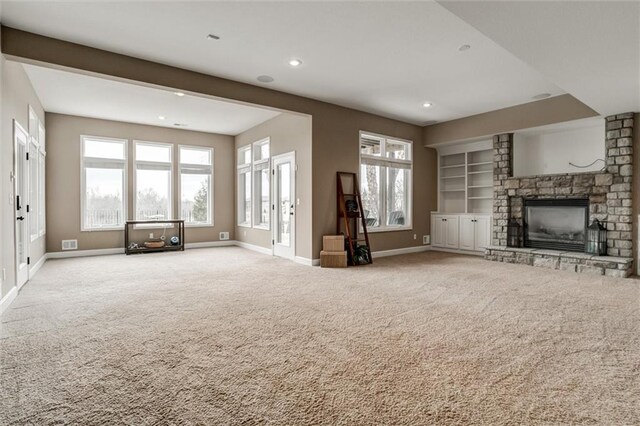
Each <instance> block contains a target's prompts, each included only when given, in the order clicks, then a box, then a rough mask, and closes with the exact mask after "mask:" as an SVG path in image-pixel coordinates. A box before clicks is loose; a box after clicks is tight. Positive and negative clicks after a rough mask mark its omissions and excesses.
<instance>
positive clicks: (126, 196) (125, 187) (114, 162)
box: [80, 135, 129, 232]
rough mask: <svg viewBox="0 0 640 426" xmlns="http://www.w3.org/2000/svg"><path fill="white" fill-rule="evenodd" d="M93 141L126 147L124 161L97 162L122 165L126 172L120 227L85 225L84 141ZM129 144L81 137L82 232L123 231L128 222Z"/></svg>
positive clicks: (125, 141) (116, 140) (98, 137)
mask: <svg viewBox="0 0 640 426" xmlns="http://www.w3.org/2000/svg"><path fill="white" fill-rule="evenodd" d="M88 138H90V139H92V140H102V141H106V142H123V145H124V159H122V160H114V159H109V158H96V160H100V161H102V162H109V163H113V164H122V165H123V166H124V167H123V170H124V175H123V176H124V179H123V182H122V201H123V209H124V210H123V216H124V217H123V218H122V221H123V223H122V225H120V226H109V227H104V228H87V227H86V226H85V223H84V208H85V201H86V194H87V188H86V182H85V173H84V163H85V156H84V140H85V139H88ZM128 143H129V141H128V140H127V139H118V138H105V137H100V136H89V135H80V232H101V231H121V230H123V229H124V222H126V220H127V219H126V216H127V215H128V213H127V212H128V209H127V206H128V198H129V197H128V193H129V191H128V183H127V182H128V175H129V173H128V161H127V160H128V156H129V150H128Z"/></svg>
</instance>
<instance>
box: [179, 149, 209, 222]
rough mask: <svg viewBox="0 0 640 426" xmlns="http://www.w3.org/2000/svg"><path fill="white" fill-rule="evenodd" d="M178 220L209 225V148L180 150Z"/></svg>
mask: <svg viewBox="0 0 640 426" xmlns="http://www.w3.org/2000/svg"><path fill="white" fill-rule="evenodd" d="M179 162H180V219H183V220H184V223H185V225H191V226H197V225H213V197H212V193H213V185H212V178H213V148H197V147H186V146H180V156H179Z"/></svg>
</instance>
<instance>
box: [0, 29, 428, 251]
mask: <svg viewBox="0 0 640 426" xmlns="http://www.w3.org/2000/svg"><path fill="white" fill-rule="evenodd" d="M2 48H3V51H4V52H5V53H6V54H8V55H12V56H14V57H16V58H21V59H22V60H26V61H30V62H37V63H41V64H43V65H46V64H49V65H53V66H58V67H68V68H72V69H76V70H81V71H83V72H90V73H98V74H102V75H103V76H105V77H106V76H109V77H110V78H120V79H128V80H133V81H137V82H141V83H145V84H149V85H154V86H162V87H168V88H174V89H179V90H182V91H184V92H192V93H197V94H203V95H210V96H215V97H221V98H226V99H230V100H236V101H241V102H248V103H251V104H256V105H265V106H269V107H273V108H278V109H282V110H287V111H295V112H300V113H304V114H308V115H311V116H312V118H313V132H312V136H313V151H312V157H313V172H312V181H313V187H312V191H313V192H312V198H313V200H312V205H313V206H315V207H314V211H313V214H312V220H313V227H312V254H313V256H314V257H316V258H317V257H318V255H319V252H320V249H321V246H322V235H323V234H327V233H334V232H335V221H336V212H335V208H334V203H335V184H336V182H335V174H336V172H337V171H339V170H340V171H357V168H358V144H359V142H358V131H359V130H368V131H372V132H377V133H381V134H385V135H389V136H396V137H401V138H405V139H410V140H412V141H413V142H414V151H415V157H416V160H415V168H414V170H415V171H414V219H413V220H414V227H415V232H414V231H404V232H388V233H383V234H378V235H375V237H374V238H373V241H372V248H373V250H387V249H392V248H402V247H410V246H416V245H420V243H421V241H420V238H421V237H420V236H421V235H423V234H428V233H429V218H428V212H429V211H430V210H435V208H436V188H437V184H436V173H437V171H436V167H435V164H436V161H435V158H436V157H435V152H433V151H431V150H427V149H422V148H420V147H419V145H422V144H423V143H422V128H421V127H419V126H414V125H411V124H407V123H403V122H400V121H396V120H391V119H387V118H383V117H379V116H376V115H373V114H368V113H364V112H360V111H355V110H352V109H349V108H343V107H339V106H336V105H332V104H328V103H325V102H320V101H316V100H313V99H309V98H304V97H300V96H296V95H291V94H287V93H283V92H278V91H275V90H270V89H266V88H263V87H257V86H253V85H249V84H244V83H238V82H235V81H231V80H226V79H223V78H219V77H213V76H210V75H206V74H201V73H196V72H193V71H188V70H184V69H180V68H176V67H171V66H168V65H163V64H158V63H154V62H150V61H145V60H142V59H138V58H133V57H129V56H124V55H119V54H116V53H113V52H107V51H104V50H99V49H94V48H91V47H87V46H82V45H79V44H74V43H69V42H65V41H62V40H56V39H52V38H48V37H43V36H39V35H36V34H32V33H27V32H24V31H20V30H15V29H12V28H8V27H2ZM327 206H329V207H327ZM413 233H416V234H417V236H418V239H417V240H413Z"/></svg>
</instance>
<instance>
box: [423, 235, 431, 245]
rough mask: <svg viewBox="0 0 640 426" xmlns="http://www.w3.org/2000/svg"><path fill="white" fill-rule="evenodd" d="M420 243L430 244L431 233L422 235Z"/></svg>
mask: <svg viewBox="0 0 640 426" xmlns="http://www.w3.org/2000/svg"><path fill="white" fill-rule="evenodd" d="M422 244H431V235H423V236H422Z"/></svg>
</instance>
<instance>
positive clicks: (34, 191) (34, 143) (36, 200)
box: [27, 119, 40, 242]
mask: <svg viewBox="0 0 640 426" xmlns="http://www.w3.org/2000/svg"><path fill="white" fill-rule="evenodd" d="M36 120H37V119H36ZM27 152H28V153H29V157H28V159H29V162H28V167H29V179H28V185H27V186H28V187H29V202H28V204H27V205H28V207H29V210H28V213H29V216H28V217H29V223H28V225H29V226H28V230H29V241H31V242H34V241H36V240H37V239H38V238H40V230H39V220H40V219H39V215H40V146H39V144H38V140H37V139H36V138H34V137H33V136H30V137H29V147H28V148H27ZM34 231H35V232H34Z"/></svg>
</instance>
